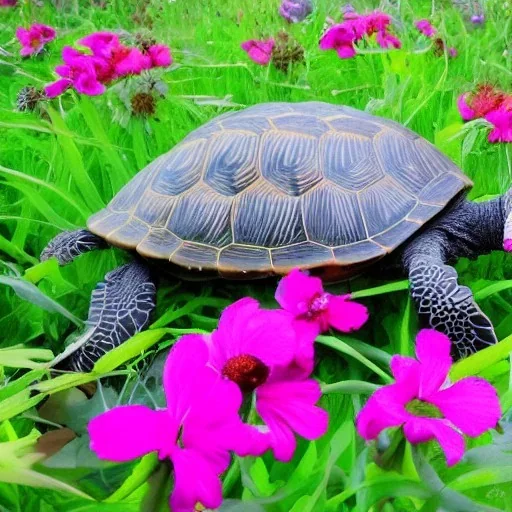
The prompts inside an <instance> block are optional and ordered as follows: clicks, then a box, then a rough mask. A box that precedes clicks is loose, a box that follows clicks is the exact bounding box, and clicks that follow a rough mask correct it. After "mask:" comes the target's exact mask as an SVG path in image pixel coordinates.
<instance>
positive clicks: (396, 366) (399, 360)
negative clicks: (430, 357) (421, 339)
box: [389, 355, 421, 393]
mask: <svg viewBox="0 0 512 512" xmlns="http://www.w3.org/2000/svg"><path fill="white" fill-rule="evenodd" d="M389 367H390V368H391V373H392V374H393V377H394V378H395V380H396V381H398V382H404V381H406V380H407V381H409V382H411V385H412V386H413V387H414V388H415V389H416V391H415V393H417V392H418V389H419V375H420V371H421V369H420V364H419V363H418V361H416V359H413V358H412V357H407V356H400V355H394V356H393V357H392V358H391V361H390V362H389Z"/></svg>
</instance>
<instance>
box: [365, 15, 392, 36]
mask: <svg viewBox="0 0 512 512" xmlns="http://www.w3.org/2000/svg"><path fill="white" fill-rule="evenodd" d="M361 17H362V18H364V20H365V22H366V33H367V35H369V36H371V35H372V34H374V33H375V32H382V31H385V30H387V28H388V27H389V25H390V24H391V17H390V16H389V15H388V14H386V13H385V12H382V11H373V12H370V13H369V14H366V15H364V16H361Z"/></svg>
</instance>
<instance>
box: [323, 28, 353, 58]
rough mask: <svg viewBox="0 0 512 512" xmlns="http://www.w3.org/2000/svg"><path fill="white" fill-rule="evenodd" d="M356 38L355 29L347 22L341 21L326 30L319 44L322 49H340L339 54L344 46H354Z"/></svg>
mask: <svg viewBox="0 0 512 512" xmlns="http://www.w3.org/2000/svg"><path fill="white" fill-rule="evenodd" d="M355 40H356V34H355V33H354V30H353V29H352V28H351V27H349V26H348V25H346V24H345V23H341V24H338V25H334V26H332V27H330V28H329V29H328V30H327V32H325V34H324V35H323V36H322V38H321V39H320V45H319V46H320V49H321V50H338V54H339V50H340V49H341V48H343V47H349V48H352V45H353V43H354V41H355ZM352 49H353V48H352ZM354 54H355V50H354ZM340 57H341V55H340ZM342 58H346V57H342Z"/></svg>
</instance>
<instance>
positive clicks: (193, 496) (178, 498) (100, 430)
mask: <svg viewBox="0 0 512 512" xmlns="http://www.w3.org/2000/svg"><path fill="white" fill-rule="evenodd" d="M185 338H187V339H185ZM207 359H208V350H207V347H206V345H205V343H204V342H203V341H202V340H201V339H200V337H199V336H186V337H184V338H183V339H182V340H180V341H179V342H178V343H177V344H176V346H175V347H174V348H173V350H171V352H170V355H169V357H168V359H167V361H166V364H165V368H164V390H165V395H166V398H167V408H166V409H163V410H157V411H155V410H152V409H150V408H148V407H145V406H143V405H127V406H121V407H115V408H114V409H111V410H110V411H107V412H105V413H103V414H101V415H99V416H97V417H96V418H94V419H92V420H91V421H90V423H89V426H88V430H89V434H90V437H91V445H90V447H91V450H93V451H94V452H96V454H97V456H98V457H99V458H100V459H105V460H111V461H114V462H124V461H129V460H132V459H135V458H137V457H141V456H142V455H145V454H147V453H150V452H158V456H159V458H160V459H165V458H169V459H170V460H171V461H172V464H173V468H174V475H175V476H174V481H175V486H174V491H173V493H172V495H171V499H170V506H171V510H173V511H176V512H185V511H188V512H192V511H193V510H195V505H196V503H197V502H200V503H201V504H203V505H204V506H205V507H207V508H217V507H219V506H220V504H221V502H222V487H221V482H220V479H219V475H220V474H221V473H222V472H223V471H224V470H225V469H226V468H227V467H228V465H229V461H230V457H229V450H235V451H237V452H238V453H241V454H243V455H246V454H247V453H248V452H247V446H248V445H247V441H248V439H249V437H248V435H247V433H248V432H249V430H248V427H247V426H246V425H244V424H243V423H242V421H241V420H240V418H239V416H238V410H239V408H240V405H241V401H242V397H241V394H240V391H239V389H238V388H237V386H235V385H234V384H233V383H232V382H230V381H229V380H227V379H222V378H221V376H220V375H219V374H218V373H217V372H215V371H214V370H213V369H212V368H209V367H207V366H206V363H207Z"/></svg>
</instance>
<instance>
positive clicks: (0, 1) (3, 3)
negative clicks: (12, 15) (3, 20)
mask: <svg viewBox="0 0 512 512" xmlns="http://www.w3.org/2000/svg"><path fill="white" fill-rule="evenodd" d="M17 3H18V0H0V7H14V6H15V5H16V4H17Z"/></svg>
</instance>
